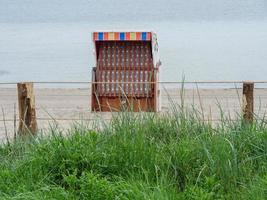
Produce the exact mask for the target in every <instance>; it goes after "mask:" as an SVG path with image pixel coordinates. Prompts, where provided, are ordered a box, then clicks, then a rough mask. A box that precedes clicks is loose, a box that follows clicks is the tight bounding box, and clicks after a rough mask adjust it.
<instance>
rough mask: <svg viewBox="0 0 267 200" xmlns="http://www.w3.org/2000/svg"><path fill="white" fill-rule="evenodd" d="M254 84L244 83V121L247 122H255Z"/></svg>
mask: <svg viewBox="0 0 267 200" xmlns="http://www.w3.org/2000/svg"><path fill="white" fill-rule="evenodd" d="M253 90H254V83H252V82H244V83H243V108H242V112H243V119H244V120H245V121H246V122H249V123H252V122H253V112H254V111H253V110H254V103H253V101H254V98H253V93H254V92H253Z"/></svg>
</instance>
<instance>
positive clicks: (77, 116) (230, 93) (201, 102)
mask: <svg viewBox="0 0 267 200" xmlns="http://www.w3.org/2000/svg"><path fill="white" fill-rule="evenodd" d="M0 96H1V98H0V106H1V107H2V108H3V110H4V115H5V116H3V112H1V114H0V120H1V121H0V140H3V139H4V138H5V133H6V131H5V130H7V132H8V135H9V137H13V135H14V132H15V130H16V129H17V126H18V120H16V123H14V119H15V118H18V109H17V108H18V105H17V90H16V88H0ZM254 96H255V97H254V99H255V103H254V104H255V107H254V111H255V114H257V115H264V113H265V112H266V108H267V89H255V91H254ZM241 99H242V91H241V89H199V91H197V90H196V89H192V88H191V89H185V90H184V104H185V106H186V107H188V108H190V107H191V108H192V107H194V108H196V109H198V110H199V111H200V112H203V113H204V120H210V121H214V122H216V121H218V120H220V114H221V112H220V110H222V111H223V112H224V113H225V115H226V116H231V118H233V119H234V118H235V117H236V115H238V114H240V110H241V104H240V103H241V102H242V100H241ZM35 103H36V111H37V118H38V127H39V129H47V128H49V124H51V123H52V124H53V122H54V121H56V122H57V123H58V125H59V127H60V128H61V129H63V130H66V129H69V128H70V127H71V125H72V124H73V123H74V122H77V121H79V122H81V121H83V123H87V122H92V121H94V120H100V121H103V120H109V119H110V118H111V116H112V113H93V112H91V110H90V105H91V90H90V89H86V88H56V89H52V88H49V89H45V88H36V89H35ZM172 104H176V105H181V90H180V89H179V88H177V89H167V90H161V113H165V112H168V111H170V110H171V107H172V106H171V105H172ZM14 108H15V109H16V111H14ZM115 114H116V113H115Z"/></svg>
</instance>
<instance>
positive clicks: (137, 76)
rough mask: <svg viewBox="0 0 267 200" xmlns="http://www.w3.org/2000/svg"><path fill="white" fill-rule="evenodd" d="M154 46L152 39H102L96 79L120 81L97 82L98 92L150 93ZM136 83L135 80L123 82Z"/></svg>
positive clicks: (102, 93)
mask: <svg viewBox="0 0 267 200" xmlns="http://www.w3.org/2000/svg"><path fill="white" fill-rule="evenodd" d="M153 73H154V70H153V61H152V53H151V46H150V43H149V42H142V41H135V42H129V41H128V42H119V41H117V42H100V43H99V44H98V55H97V69H96V80H97V82H116V83H118V84H108V83H106V84H104V83H99V84H98V85H97V91H98V94H99V95H104V96H118V95H123V94H126V95H128V96H129V95H133V96H151V95H152V84H151V83H142V82H151V81H153V80H154V78H153V77H154V75H153ZM119 82H122V83H119ZM123 82H134V83H123Z"/></svg>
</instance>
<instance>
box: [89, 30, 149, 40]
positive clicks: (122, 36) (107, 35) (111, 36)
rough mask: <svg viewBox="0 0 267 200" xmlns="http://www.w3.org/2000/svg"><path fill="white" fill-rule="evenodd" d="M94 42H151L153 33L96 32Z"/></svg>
mask: <svg viewBox="0 0 267 200" xmlns="http://www.w3.org/2000/svg"><path fill="white" fill-rule="evenodd" d="M93 40H94V41H150V40H151V32H94V33H93Z"/></svg>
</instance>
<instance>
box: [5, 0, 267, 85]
mask: <svg viewBox="0 0 267 200" xmlns="http://www.w3.org/2000/svg"><path fill="white" fill-rule="evenodd" d="M205 1H206V2H212V1H207V0H205ZM205 1H204V2H205ZM10 2H12V1H7V0H0V5H2V7H1V8H0V11H1V12H2V14H0V82H19V81H90V80H91V68H92V67H93V66H94V65H95V58H94V54H93V42H92V38H91V33H92V32H93V31H98V30H101V31H121V30H122V31H125V30H126V31H127V30H130V31H154V32H156V33H157V36H158V42H159V51H160V59H161V61H162V66H161V68H160V74H161V81H180V80H182V77H185V79H186V80H187V81H214V80H215V81H218V80H229V81H231V80H255V81H257V80H267V76H266V74H267V53H266V52H267V20H266V19H265V18H264V17H263V16H264V14H262V13H261V12H262V9H263V11H264V9H266V7H265V8H262V6H263V4H261V5H260V6H259V5H257V3H256V2H258V3H259V2H263V3H264V1H260V0H257V1H254V2H255V3H252V4H251V6H252V7H253V6H254V7H253V8H254V9H255V10H256V11H257V9H258V10H260V11H261V12H260V14H258V15H257V14H256V17H251V18H250V17H247V15H246V12H245V11H246V9H248V10H247V14H248V15H249V14H251V13H252V11H251V10H249V8H246V7H244V8H240V10H239V11H242V13H241V14H239V13H237V15H241V17H240V18H239V17H236V16H235V15H233V13H232V12H231V11H227V10H226V11H225V13H226V14H227V13H228V14H229V13H230V14H231V13H232V15H233V16H231V15H230V17H229V16H228V15H225V17H224V16H223V15H221V16H220V17H218V16H217V15H216V12H215V11H213V12H214V13H213V12H211V11H207V13H208V14H205V12H204V11H205V9H208V7H206V8H205V7H204V8H202V11H201V12H200V11H199V10H198V9H197V8H192V7H190V6H187V7H186V6H185V5H182V6H184V7H183V9H182V10H181V9H180V10H179V9H178V8H179V5H181V2H183V1H177V2H178V3H176V1H173V0H172V1H170V2H171V3H172V5H176V4H177V5H176V7H177V10H176V11H179V13H178V14H177V13H176V12H175V10H171V12H170V9H171V8H169V7H168V8H165V7H164V1H161V0H156V1H154V2H156V3H158V4H156V5H154V7H152V8H151V9H152V10H151V9H150V7H149V6H147V5H144V6H143V7H142V9H139V7H141V6H142V2H143V1H140V2H139V1H137V2H139V3H140V5H139V7H133V8H132V9H133V10H134V11H132V12H131V9H130V8H129V9H128V11H127V10H126V11H124V10H123V9H124V7H123V6H121V8H120V5H117V4H116V5H113V4H112V5H111V4H109V5H106V6H109V10H108V11H109V12H108V15H106V16H104V17H103V16H102V15H103V14H104V12H105V11H107V10H105V7H106V6H105V4H101V2H102V1H92V2H94V4H95V5H97V6H96V7H93V8H90V7H87V8H88V13H87V10H84V9H82V8H80V7H82V5H81V6H80V7H79V9H80V10H79V9H78V11H79V12H78V11H77V9H76V10H75V9H74V10H73V12H74V13H71V6H72V5H68V4H66V5H65V3H64V2H69V1H51V0H50V1H48V2H53V3H54V4H55V5H52V4H51V5H50V4H48V5H50V7H51V8H50V9H45V10H42V9H43V7H44V5H47V4H45V3H44V2H45V1H43V0H42V1H40V2H42V3H40V4H38V3H36V2H35V1H32V0H29V1H25V3H27V2H28V4H26V5H24V4H22V3H21V4H20V5H19V6H20V7H18V5H16V4H15V3H14V2H13V4H12V3H10ZM29 2H31V3H33V2H35V3H34V5H33V4H29ZM38 2H39V1H38ZM56 2H61V3H62V5H64V6H62V7H60V5H57V4H56ZM72 2H75V1H72ZM81 2H83V3H85V2H86V1H81ZM103 2H107V1H103ZM112 2H113V3H114V2H124V1H120V0H118V1H114V0H113V1H112ZM190 2H191V5H193V2H192V1H190ZM218 2H221V1H218ZM235 2H242V1H237V0H235ZM243 2H244V1H243ZM246 2H248V1H246ZM128 3H129V2H128ZM160 3H161V4H160ZM179 3H180V4H179ZM77 4H78V3H77ZM3 5H8V6H9V7H8V8H3ZM22 5H24V7H23V6H22ZM30 5H32V7H30ZM246 5H247V6H249V4H246ZM264 5H265V6H266V4H264ZM38 6H39V7H40V14H39V15H38ZM42 6H43V7H42ZM112 6H113V7H112ZM116 6H117V7H118V8H117V7H116ZM231 6H238V4H234V5H231ZM10 7H11V8H13V7H15V8H16V9H15V10H14V12H11V11H12V9H11V8H10ZM17 7H18V8H17ZM161 7H162V9H161ZM89 8H90V9H91V10H90V9H89ZM127 8H128V7H127ZM186 8H188V9H189V11H190V9H191V11H192V12H193V11H194V12H196V14H194V15H193V14H191V15H190V13H188V12H189V11H186V10H185V9H186ZM216 8H217V10H219V11H220V8H221V7H220V4H219V6H218V5H217V6H216ZM227 8H228V7H227ZM6 9H7V10H8V12H7V11H6ZM19 9H20V10H19ZM21 9H23V10H22V11H21ZM28 9H29V10H28ZM56 9H58V12H57V10H56ZM112 9H113V10H114V12H112ZM153 9H154V11H153ZM166 9H167V10H166ZM168 9H169V10H168ZM224 9H226V8H224ZM233 9H236V8H235V7H234V8H233ZM118 10H121V11H120V12H119V11H118ZM237 10H238V9H237ZM15 11H16V12H15ZM18 11H20V12H25V14H23V13H19V14H18ZM48 11H49V12H52V14H51V13H48V14H47V12H48ZM243 11H244V12H243ZM5 12H6V13H5ZM75 12H76V13H75ZM81 12H82V13H81ZM90 12H91V13H90ZM127 12H129V13H127ZM197 12H199V13H197ZM34 14H35V15H34ZM75 14H76V15H77V16H78V17H79V16H80V15H81V16H82V17H81V16H80V18H79V19H76V18H75V16H76V15H75ZM128 15H131V16H132V17H131V16H128ZM195 15H196V16H195ZM51 16H54V18H53V17H51ZM101 16H102V17H101ZM137 16H138V17H137ZM257 16H258V17H257ZM246 17H247V18H246ZM20 19H21V20H20Z"/></svg>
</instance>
